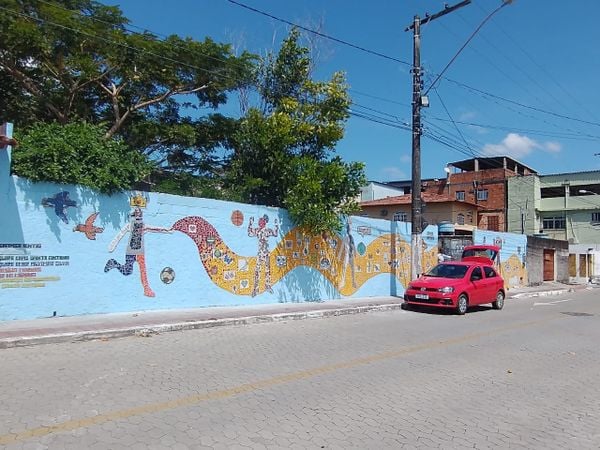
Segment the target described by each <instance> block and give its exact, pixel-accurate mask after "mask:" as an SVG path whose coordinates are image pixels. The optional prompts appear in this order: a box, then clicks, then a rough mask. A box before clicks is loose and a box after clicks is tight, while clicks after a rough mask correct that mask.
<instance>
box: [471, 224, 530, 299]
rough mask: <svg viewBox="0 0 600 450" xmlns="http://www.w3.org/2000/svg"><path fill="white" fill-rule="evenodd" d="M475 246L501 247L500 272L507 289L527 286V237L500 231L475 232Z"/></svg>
mask: <svg viewBox="0 0 600 450" xmlns="http://www.w3.org/2000/svg"><path fill="white" fill-rule="evenodd" d="M473 243H474V244H491V245H497V246H498V247H500V265H499V267H498V271H499V272H500V274H501V275H502V277H503V278H504V285H505V286H506V287H507V288H512V287H517V286H526V285H527V267H526V259H527V258H526V255H527V236H526V235H524V234H513V233H501V232H498V231H487V230H475V231H474V233H473Z"/></svg>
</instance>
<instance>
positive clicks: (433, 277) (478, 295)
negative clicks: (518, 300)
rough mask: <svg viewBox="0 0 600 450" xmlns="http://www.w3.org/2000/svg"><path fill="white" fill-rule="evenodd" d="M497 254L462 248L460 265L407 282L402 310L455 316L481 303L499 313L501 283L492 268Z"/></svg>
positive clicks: (474, 247) (492, 250) (475, 247)
mask: <svg viewBox="0 0 600 450" xmlns="http://www.w3.org/2000/svg"><path fill="white" fill-rule="evenodd" d="M499 250H500V249H499V248H498V247H495V246H490V245H487V246H485V245H472V246H467V247H465V249H464V251H463V258H462V260H461V261H450V262H443V263H440V264H438V265H437V266H435V267H434V268H433V269H431V270H430V271H429V272H427V273H425V274H423V275H422V276H421V277H419V278H418V279H416V280H413V281H411V282H410V283H409V285H408V286H407V288H406V291H405V292H404V306H405V307H406V306H408V305H422V306H435V307H440V308H447V309H454V310H456V312H457V313H458V314H464V313H466V312H467V308H468V307H470V306H475V305H481V304H485V303H491V304H492V306H493V308H494V309H502V307H503V306H504V298H505V292H504V280H503V279H502V277H501V276H500V275H499V274H498V272H497V271H496V269H495V268H494V266H493V264H494V260H495V259H496V257H497V255H498V252H499Z"/></svg>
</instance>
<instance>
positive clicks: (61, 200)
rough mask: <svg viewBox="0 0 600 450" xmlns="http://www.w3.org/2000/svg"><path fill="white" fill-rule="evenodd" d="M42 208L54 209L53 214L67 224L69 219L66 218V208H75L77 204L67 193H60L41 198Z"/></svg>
mask: <svg viewBox="0 0 600 450" xmlns="http://www.w3.org/2000/svg"><path fill="white" fill-rule="evenodd" d="M42 206H44V207H46V208H54V213H55V214H56V215H57V216H58V218H59V219H60V220H62V221H63V222H64V223H69V219H68V218H67V208H68V207H70V206H71V207H75V206H77V203H75V201H74V200H71V199H70V198H69V192H68V191H62V192H59V193H57V194H54V196H53V197H50V198H46V197H44V198H42Z"/></svg>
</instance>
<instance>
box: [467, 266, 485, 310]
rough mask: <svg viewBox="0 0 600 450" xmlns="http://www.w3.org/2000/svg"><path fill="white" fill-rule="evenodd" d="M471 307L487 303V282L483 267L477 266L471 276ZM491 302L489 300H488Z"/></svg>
mask: <svg viewBox="0 0 600 450" xmlns="http://www.w3.org/2000/svg"><path fill="white" fill-rule="evenodd" d="M469 288H470V289H469V305H471V306H472V305H479V304H481V303H485V301H486V300H485V298H486V292H485V291H486V281H485V278H484V276H483V270H482V269H481V266H475V267H473V269H472V270H471V275H469ZM488 301H489V300H488Z"/></svg>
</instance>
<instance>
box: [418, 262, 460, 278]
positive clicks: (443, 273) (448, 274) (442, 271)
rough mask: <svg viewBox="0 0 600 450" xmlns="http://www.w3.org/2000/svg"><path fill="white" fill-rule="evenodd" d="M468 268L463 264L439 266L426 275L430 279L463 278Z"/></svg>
mask: <svg viewBox="0 0 600 450" xmlns="http://www.w3.org/2000/svg"><path fill="white" fill-rule="evenodd" d="M467 269H468V266H465V265H463V264H438V265H437V266H435V267H434V268H433V269H431V270H430V271H429V272H427V273H426V274H425V275H427V276H428V277H441V278H463V277H464V276H465V274H466V273H467Z"/></svg>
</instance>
